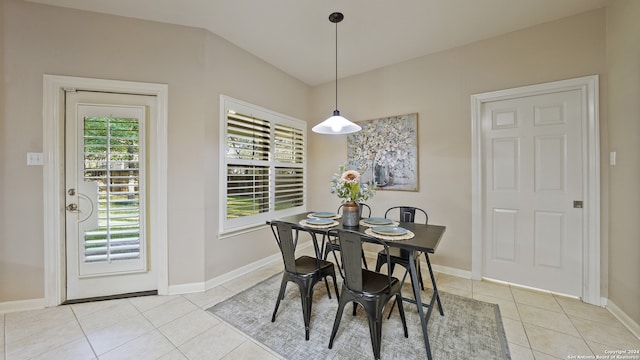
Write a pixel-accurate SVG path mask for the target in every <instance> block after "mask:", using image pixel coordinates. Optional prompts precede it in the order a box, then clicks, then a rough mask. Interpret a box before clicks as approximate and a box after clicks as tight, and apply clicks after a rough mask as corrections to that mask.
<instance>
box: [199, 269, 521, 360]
mask: <svg viewBox="0 0 640 360" xmlns="http://www.w3.org/2000/svg"><path fill="white" fill-rule="evenodd" d="M281 277H282V275H281V274H278V275H275V276H273V277H271V278H269V279H267V280H264V281H262V282H260V283H258V284H256V285H255V286H253V287H251V288H249V289H247V290H245V291H243V292H241V293H238V294H237V295H235V296H233V297H231V298H229V299H227V300H225V301H223V302H221V303H219V304H217V305H215V306H213V307H211V308H209V309H208V311H210V312H211V313H213V314H215V315H216V316H218V317H220V318H221V319H222V320H224V321H226V322H227V323H229V324H231V325H233V326H234V327H236V328H237V329H239V330H241V331H242V332H243V333H245V334H247V335H249V336H251V337H252V338H253V339H255V340H257V341H258V342H260V343H262V344H264V345H266V346H267V347H269V348H270V349H272V350H273V351H275V352H276V353H278V354H280V355H281V356H282V357H284V358H286V359H289V360H315V359H373V350H372V348H371V338H370V337H369V327H368V324H367V318H366V315H365V313H364V311H363V309H362V308H359V309H358V313H357V315H356V316H353V315H352V307H351V306H350V305H349V306H348V307H347V308H346V309H345V311H344V314H343V317H342V321H341V323H340V328H339V330H338V333H337V335H336V338H335V340H334V342H333V349H329V348H328V345H329V337H330V335H331V329H332V327H333V321H334V319H335V315H336V311H337V308H338V302H337V300H336V298H335V294H332V299H329V298H328V297H327V290H326V288H325V286H324V284H323V283H318V284H317V285H316V287H315V292H314V297H313V307H312V313H311V324H310V327H311V330H310V339H309V341H305V339H304V322H303V319H302V305H301V302H300V292H299V290H298V287H297V286H296V285H295V284H294V283H292V282H290V283H289V285H288V286H287V291H286V294H285V297H284V299H283V300H282V302H281V303H280V308H279V309H278V315H277V317H276V321H275V322H273V323H272V322H271V314H272V313H273V308H274V306H275V301H276V298H277V296H278V290H279V288H280V280H281ZM339 280H340V279H339ZM329 282H331V280H329ZM330 285H331V289H333V286H332V285H333V284H331V283H330ZM338 285H339V286H338V288H340V281H339V284H338ZM332 292H333V290H332ZM403 295H404V296H405V297H406V296H411V295H412V293H411V289H410V287H409V286H408V285H405V288H403ZM421 296H423V299H424V298H426V299H429V298H430V297H429V296H430V293H429V292H428V291H427V292H423V293H422V295H421ZM440 299H441V300H442V306H443V309H444V316H440V313H439V312H438V311H437V308H436V309H434V311H433V313H432V315H431V319H430V320H429V324H428V333H429V342H430V345H431V352H432V356H433V359H434V360H435V359H437V360H448V359H456V360H457V359H478V360H479V359H482V360H488V359H511V356H510V354H509V348H508V345H507V339H506V336H505V332H504V328H503V325H502V320H501V317H500V309H499V308H498V305H495V304H489V303H486V302H482V301H477V300H473V299H469V298H465V297H461V296H457V295H453V294H449V293H445V292H440ZM389 306H390V305H389ZM425 310H426V309H425ZM405 313H406V318H407V327H408V329H409V338H405V337H404V335H403V331H402V324H401V322H400V316H399V314H398V310H397V307H396V309H395V310H394V312H393V314H392V316H391V318H390V319H388V320H387V319H386V317H385V320H384V321H383V324H382V350H381V358H382V359H384V360H391V359H398V360H407V359H426V351H425V346H424V341H423V337H422V329H421V327H420V318H419V316H418V311H417V309H416V306H415V305H413V304H411V303H406V302H405ZM385 315H386V313H385Z"/></svg>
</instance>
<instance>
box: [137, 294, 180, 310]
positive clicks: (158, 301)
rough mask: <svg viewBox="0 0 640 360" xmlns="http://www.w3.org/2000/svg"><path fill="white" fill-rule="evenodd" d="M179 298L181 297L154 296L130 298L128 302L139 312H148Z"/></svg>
mask: <svg viewBox="0 0 640 360" xmlns="http://www.w3.org/2000/svg"><path fill="white" fill-rule="evenodd" d="M179 297H181V295H169V296H167V295H155V296H141V297H136V298H131V299H129V301H130V302H131V303H132V304H133V306H135V307H136V309H138V311H140V312H145V311H149V310H151V309H153V308H155V307H157V306H160V305H162V304H165V303H168V302H170V301H173V300H175V299H177V298H179Z"/></svg>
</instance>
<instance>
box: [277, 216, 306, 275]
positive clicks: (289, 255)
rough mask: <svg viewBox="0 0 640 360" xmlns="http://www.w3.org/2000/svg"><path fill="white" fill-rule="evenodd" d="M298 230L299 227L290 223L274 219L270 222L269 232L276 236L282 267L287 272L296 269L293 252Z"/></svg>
mask: <svg viewBox="0 0 640 360" xmlns="http://www.w3.org/2000/svg"><path fill="white" fill-rule="evenodd" d="M299 230H300V228H299V227H298V226H297V225H295V224H292V223H288V222H285V221H276V220H274V221H272V222H271V232H273V236H274V237H275V238H276V242H277V243H278V247H279V248H280V253H282V260H283V261H284V268H285V270H286V271H288V272H295V271H296V257H295V252H296V246H297V244H298V234H299ZM294 233H295V236H294Z"/></svg>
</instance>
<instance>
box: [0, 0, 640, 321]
mask: <svg viewBox="0 0 640 360" xmlns="http://www.w3.org/2000/svg"><path fill="white" fill-rule="evenodd" d="M639 7H640V2H638V1H636V0H615V1H613V3H612V5H611V7H610V9H609V11H608V12H606V14H607V15H605V11H604V10H598V11H592V12H588V13H584V14H580V15H577V16H574V17H570V18H567V19H563V20H559V21H556V22H552V23H548V24H543V25H540V26H536V27H532V28H529V29H525V30H522V31H517V32H514V33H510V34H506V35H502V36H499V37H496V38H493V39H489V40H485V41H481V42H477V43H474V44H470V45H467V46H463V47H460V48H456V49H452V50H449V51H445V52H441V53H438V54H434V55H430V56H425V57H422V58H418V59H414V60H411V61H407V62H404V63H401V64H397V65H394V66H389V67H385V68H382V69H379V70H376V71H372V72H368V73H366V74H362V75H359V76H354V77H351V78H347V79H343V80H340V83H339V86H340V99H339V101H340V110H341V111H342V113H343V114H344V115H346V116H347V117H349V118H351V119H353V120H356V121H357V120H366V119H372V118H377V117H381V116H387V115H396V114H403V113H409V112H418V113H419V143H420V145H419V150H420V164H419V166H420V191H419V192H417V193H414V192H406V193H403V192H379V193H378V195H376V197H375V198H374V199H373V200H372V201H370V203H371V205H372V206H373V207H374V215H382V213H381V211H383V209H385V208H386V207H388V206H390V205H391V204H397V203H405V204H414V205H418V206H421V207H424V208H425V209H426V210H427V211H429V213H430V220H431V222H433V223H439V224H445V225H447V227H448V230H447V233H446V235H445V238H444V240H443V242H442V245H441V247H440V248H439V249H438V254H437V255H436V256H434V262H435V263H436V264H439V265H443V266H448V267H452V268H457V269H462V270H470V269H471V233H470V231H471V230H470V225H471V213H470V202H471V173H470V169H471V159H470V156H471V149H470V142H471V133H470V128H471V126H470V99H469V97H470V95H471V94H475V93H481V92H485V91H492V90H498V89H505V88H511V87H517V86H522V85H528V84H535V83H541V82H547V81H555V80H560V79H567V78H573V77H579V76H584V75H592V74H599V75H600V76H601V78H600V81H601V83H600V85H601V89H600V90H601V103H600V105H601V114H600V120H601V137H602V144H601V150H602V154H603V156H602V157H603V159H604V160H603V162H602V165H603V166H602V185H603V191H602V198H603V212H602V217H603V219H602V227H603V234H602V235H603V236H602V242H603V249H602V250H603V254H604V255H605V256H604V258H603V271H602V273H603V278H602V282H603V290H604V292H603V296H606V294H607V283H608V285H609V289H608V294H609V297H610V299H611V300H612V301H613V302H615V303H616V304H617V305H618V306H619V307H620V308H621V309H622V310H623V311H625V312H626V313H627V314H629V315H630V316H631V317H632V318H633V319H634V321H636V322H637V323H640V305H639V302H638V301H637V300H638V299H639V298H640V294H639V291H640V286H639V285H638V284H640V265H639V263H640V262H638V261H637V258H634V256H635V257H637V255H638V254H640V251H639V246H640V245H639V244H640V241H638V237H639V235H640V229H639V228H638V221H637V218H638V215H640V214H639V212H640V205H638V203H636V202H633V201H629V199H633V198H637V197H638V196H639V195H640V194H639V193H638V192H639V191H640V190H638V186H637V184H638V180H639V177H640V164H638V161H637V159H638V157H637V155H636V154H638V151H639V150H640V149H638V147H640V145H638V144H639V142H638V132H639V130H640V129H639V128H640V122H639V121H638V120H639V119H638V118H639V116H640V109H639V105H638V104H640V102H639V101H638V99H639V97H640V87H639V85H638V84H639V83H640V74H639V72H640V71H639V69H638V66H637V64H638V63H640V61H639V59H638V56H639V53H640V51H639V49H638V46H639V45H638V44H640V42H639V41H638V34H640V29H638V24H637V21H635V19H637V18H638V17H640V8H639ZM605 20H606V21H605ZM0 21H1V23H0V48H1V49H2V56H0V69H4V71H1V72H0V80H2V81H1V82H0V84H2V86H0V110H1V111H0V175H1V177H0V179H1V180H0V302H3V301H11V300H23V299H34V298H40V297H42V296H43V295H44V294H43V291H44V284H43V281H44V275H43V271H44V269H43V243H42V237H43V235H42V233H43V223H42V221H43V216H42V210H43V209H42V207H43V202H42V199H43V194H42V185H43V184H42V168H41V167H38V166H26V165H25V154H26V153H27V152H40V151H42V150H43V149H42V117H41V111H42V75H43V74H45V73H48V74H58V75H70V76H86V77H95V78H105V79H119V80H132V81H148V82H155V83H166V84H168V85H169V164H168V166H169V174H170V175H169V179H168V180H169V181H168V185H169V207H170V210H169V224H168V227H169V257H170V259H169V275H170V284H172V285H181V284H190V283H201V282H203V281H206V280H209V279H212V278H214V277H216V276H218V275H221V274H224V273H225V272H227V271H230V270H233V269H235V268H237V267H238V266H242V265H245V264H247V263H250V262H252V261H256V260H259V259H261V258H263V257H265V256H267V255H271V254H273V253H275V252H276V249H275V246H274V244H273V242H272V241H270V240H271V237H270V235H269V234H268V233H267V232H266V231H257V232H253V233H248V234H245V235H241V236H236V237H233V238H229V239H225V240H219V239H218V226H217V220H218V209H219V205H218V204H219V195H218V184H219V181H221V180H223V179H221V174H220V173H219V171H218V148H219V140H218V134H219V121H218V116H219V115H218V111H219V110H218V107H219V95H220V94H225V95H229V96H232V97H236V98H239V99H241V100H245V101H248V102H251V103H254V104H257V105H260V106H263V107H267V108H270V109H272V110H275V111H279V112H282V113H286V114H288V115H291V116H293V117H297V118H300V119H302V120H306V119H312V120H311V121H310V122H311V123H312V125H313V124H315V123H317V122H320V121H321V120H322V119H324V118H325V117H326V116H328V115H329V114H330V113H331V111H332V110H333V101H334V93H333V91H334V88H333V83H329V84H325V85H322V86H318V87H316V88H313V89H309V88H308V87H307V86H306V85H304V84H302V83H301V82H299V81H297V80H295V79H292V78H291V77H289V76H287V75H285V74H283V73H282V72H280V71H279V70H277V69H275V68H273V67H272V66H270V65H268V64H265V63H264V62H262V61H261V60H259V59H257V58H255V57H253V56H251V55H249V54H247V53H246V52H244V51H242V50H240V49H238V48H237V47H236V46H234V45H232V44H230V43H228V42H226V41H224V40H223V39H221V38H219V37H218V36H215V35H212V34H210V33H208V32H206V31H204V30H199V29H193V28H188V27H180V26H173V25H166V24H159V23H154V22H146V21H139V20H133V19H128V18H122V17H114V16H107V15H99V14H93V13H87V12H81V11H75V10H68V9H61V8H55V7H47V6H41V5H36V4H32V3H25V2H22V1H18V0H3V1H2V2H0ZM605 23H606V31H605ZM605 34H606V35H605ZM605 44H606V47H605ZM605 48H606V51H605ZM605 56H608V57H609V58H608V63H607V62H606V61H605V59H606V58H605ZM609 77H610V79H609ZM608 84H609V85H610V89H608ZM274 90H275V91H274ZM609 98H611V100H608V99H609ZM310 115H312V116H310ZM607 118H610V119H611V121H610V122H609V123H608V121H607ZM608 127H609V128H608ZM609 146H610V147H611V150H614V151H617V152H618V165H617V166H616V167H613V168H612V169H611V177H610V178H609V167H608V165H607V163H606V160H607V159H608V156H607V155H608V151H609ZM309 150H310V154H311V157H310V162H309V163H310V164H311V165H310V166H309V187H310V189H327V192H326V193H324V192H322V191H312V192H310V198H309V203H310V207H311V208H315V209H331V208H334V207H337V205H338V200H337V199H335V198H332V197H330V196H327V195H328V180H329V178H330V176H331V174H332V173H333V172H335V171H336V169H337V166H338V165H339V164H340V163H341V162H342V161H344V160H345V159H346V140H345V138H344V137H326V136H318V135H311V137H310V145H309ZM181 174H183V175H181ZM609 183H610V185H609ZM184 189H188V191H185V190H184ZM609 195H610V197H609ZM609 211H610V212H611V223H610V224H609ZM263 238H266V239H267V241H265V242H255V240H256V239H263ZM609 241H610V242H609ZM256 244H258V246H255V245H256ZM229 254H233V256H230V255H229ZM607 254H608V257H607Z"/></svg>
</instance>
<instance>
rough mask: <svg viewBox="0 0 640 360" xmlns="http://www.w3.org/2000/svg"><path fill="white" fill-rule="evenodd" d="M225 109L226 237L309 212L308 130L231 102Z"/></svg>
mask: <svg viewBox="0 0 640 360" xmlns="http://www.w3.org/2000/svg"><path fill="white" fill-rule="evenodd" d="M220 108H221V116H220V118H221V119H223V121H221V129H222V131H221V132H220V134H221V142H220V143H221V147H222V148H221V151H220V158H221V160H220V164H221V168H220V173H221V174H225V176H226V179H224V180H222V181H221V184H220V194H221V196H220V198H221V199H222V203H223V204H224V206H223V209H221V210H222V211H221V219H220V220H221V221H220V224H221V226H220V228H221V231H222V232H224V231H229V230H235V229H241V228H245V227H249V226H254V225H258V224H264V222H265V221H266V220H269V219H273V218H276V217H281V216H286V215H291V214H294V213H299V212H302V211H305V210H306V187H305V183H306V181H305V180H306V127H307V124H306V123H305V122H303V121H300V120H296V119H293V118H290V117H287V116H285V115H282V114H278V113H275V112H273V111H270V110H267V109H263V108H260V107H258V106H255V105H251V104H248V103H244V102H242V101H239V100H235V99H232V98H229V97H226V96H221V98H220ZM225 180H226V181H225Z"/></svg>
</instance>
